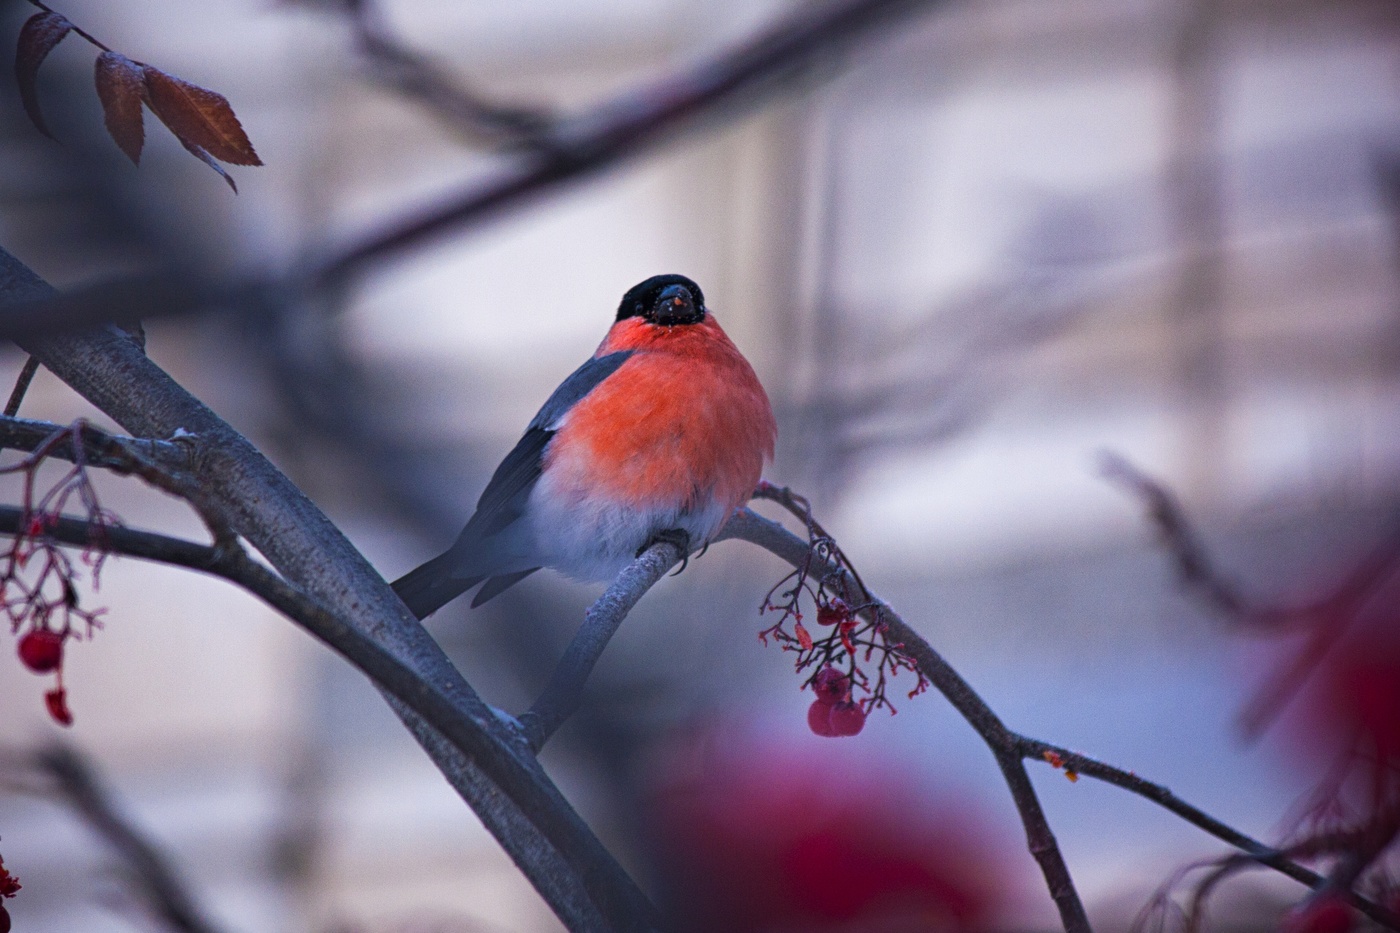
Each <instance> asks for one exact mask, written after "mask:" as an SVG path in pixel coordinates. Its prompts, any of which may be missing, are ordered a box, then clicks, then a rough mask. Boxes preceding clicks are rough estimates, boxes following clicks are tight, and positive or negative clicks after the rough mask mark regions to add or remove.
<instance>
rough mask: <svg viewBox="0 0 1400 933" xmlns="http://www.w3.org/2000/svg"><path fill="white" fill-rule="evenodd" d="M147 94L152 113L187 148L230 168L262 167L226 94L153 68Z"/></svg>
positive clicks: (147, 81) (148, 72) (147, 82)
mask: <svg viewBox="0 0 1400 933" xmlns="http://www.w3.org/2000/svg"><path fill="white" fill-rule="evenodd" d="M146 91H147V99H148V100H149V101H150V104H151V109H152V110H154V111H155V114H156V116H158V117H160V119H161V122H162V123H164V124H165V125H166V126H168V127H169V128H170V132H172V133H174V134H175V136H176V138H178V139H179V140H180V142H182V143H184V144H185V148H187V149H189V148H190V147H191V146H194V147H196V148H198V149H200V150H202V151H204V152H205V153H206V154H208V155H210V156H212V157H213V158H215V159H218V160H219V161H220V162H228V163H229V164H230V165H262V159H259V158H258V154H257V153H256V152H255V151H253V144H252V143H250V142H249V141H248V136H247V134H246V133H244V132H243V125H242V124H240V123H239V122H238V117H237V116H236V115H235V114H234V112H233V108H232V107H230V106H229V103H228V100H227V99H226V98H225V97H224V96H223V95H222V94H216V93H214V92H213V91H210V90H208V89H206V88H202V87H199V86H198V85H195V84H190V83H189V82H188V81H182V80H180V79H179V78H177V77H175V76H174V75H168V74H166V73H165V72H163V71H161V70H159V69H157V68H151V67H149V66H147V68H146ZM191 151H194V150H192V149H191Z"/></svg>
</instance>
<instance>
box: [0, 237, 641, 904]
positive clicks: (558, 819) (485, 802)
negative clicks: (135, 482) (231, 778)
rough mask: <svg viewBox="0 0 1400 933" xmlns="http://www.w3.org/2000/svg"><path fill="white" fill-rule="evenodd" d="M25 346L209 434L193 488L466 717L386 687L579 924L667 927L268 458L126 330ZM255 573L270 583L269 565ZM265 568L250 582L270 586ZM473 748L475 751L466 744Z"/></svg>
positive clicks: (8, 271) (68, 376)
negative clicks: (444, 723) (531, 805)
mask: <svg viewBox="0 0 1400 933" xmlns="http://www.w3.org/2000/svg"><path fill="white" fill-rule="evenodd" d="M54 294H55V292H54V290H53V289H52V288H51V287H50V286H49V285H48V284H47V283H45V282H44V281H43V280H42V279H40V278H39V277H38V276H36V275H35V274H34V273H33V272H32V271H31V270H29V269H28V268H27V267H25V266H24V265H23V264H22V263H20V262H19V261H18V260H16V259H15V258H14V257H13V256H11V255H10V254H9V253H7V252H5V251H3V250H0V302H9V301H31V302H33V301H39V300H43V299H46V298H49V297H50V296H52V295H54ZM131 315H132V316H133V317H140V316H142V314H141V309H132V310H131ZM22 343H23V348H24V349H25V350H27V351H29V352H30V353H31V354H32V355H34V356H36V357H37V358H38V359H39V360H40V362H42V363H43V364H44V366H46V367H47V368H48V369H49V370H50V371H51V372H53V373H54V375H56V376H58V377H59V378H60V379H62V380H63V381H64V382H66V383H68V385H70V386H71V387H73V388H74V389H75V390H77V391H78V393H79V394H81V395H83V396H84V397H86V398H87V399H88V400H89V401H90V402H92V403H93V404H94V405H96V406H97V407H98V408H99V409H100V410H102V411H104V412H106V413H107V414H108V415H110V416H111V417H112V418H113V419H115V420H116V421H117V422H118V423H119V424H121V425H122V426H123V427H124V428H125V429H126V430H128V431H129V432H131V433H132V434H136V435H143V436H147V437H170V436H172V435H174V434H175V433H176V432H177V431H180V430H183V431H185V432H187V433H192V434H195V435H198V437H199V454H198V456H197V457H196V460H195V466H196V472H195V474H194V476H193V480H194V481H195V483H197V484H198V486H199V487H200V488H201V489H202V490H204V492H205V493H206V494H207V495H208V497H209V499H210V502H211V503H212V504H213V505H215V506H216V507H217V509H218V511H219V512H220V513H221V515H222V517H223V520H225V522H226V524H227V526H228V527H230V528H232V529H233V530H234V531H235V532H237V534H239V535H240V536H242V537H243V538H245V539H247V541H248V542H249V543H250V544H251V545H253V547H255V548H257V550H258V551H259V552H261V553H262V555H264V556H265V557H266V558H267V559H268V561H269V562H270V563H271V564H272V565H273V566H274V567H275V568H276V569H277V570H278V571H279V572H280V573H281V574H282V575H283V577H284V578H285V581H286V582H285V583H283V582H282V581H281V580H277V582H278V583H279V584H281V585H284V586H285V585H289V584H290V585H294V586H295V587H297V588H299V589H300V591H301V592H304V593H305V594H306V595H307V596H308V597H309V598H311V599H314V600H316V601H317V602H318V604H320V605H323V606H325V607H326V609H327V611H328V612H334V613H335V616H334V617H333V618H335V619H336V620H337V622H338V624H340V625H342V626H344V627H347V628H348V630H350V631H353V632H355V633H356V634H357V635H359V636H361V637H362V638H365V639H368V640H369V643H370V644H371V645H373V646H374V647H375V648H376V649H377V651H378V652H387V655H386V656H387V657H388V658H390V659H391V660H392V661H393V662H394V663H396V664H400V665H405V666H406V667H407V668H408V669H409V670H410V671H412V672H413V673H414V675H415V676H416V677H417V678H418V679H420V680H421V682H422V683H423V684H424V685H431V686H430V687H427V686H425V689H430V690H431V691H432V697H431V699H424V702H432V703H445V704H446V706H447V710H443V709H438V713H445V712H448V711H452V712H453V714H454V715H456V716H457V717H458V719H457V720H456V721H457V723H458V725H457V726H454V731H453V732H452V733H451V734H448V733H447V732H445V731H442V730H439V729H436V728H434V726H433V725H432V724H430V722H429V721H428V720H427V719H426V718H425V717H424V716H422V715H420V714H419V713H417V712H415V710H414V708H413V706H412V704H409V703H407V702H405V701H404V700H403V699H401V698H399V697H397V696H395V695H394V694H393V693H392V692H391V691H387V687H381V689H384V690H386V695H387V696H389V697H390V699H391V705H392V706H393V707H394V709H395V711H396V712H397V713H398V715H399V716H400V718H401V719H403V721H404V723H405V725H406V726H407V727H408V728H409V730H410V731H411V732H412V733H413V734H414V736H415V738H416V739H417V740H418V741H419V743H420V744H421V745H422V746H423V747H424V749H425V750H426V751H427V752H428V754H429V755H430V757H431V758H432V759H433V761H434V763H435V764H436V765H437V766H438V768H439V769H440V770H441V771H442V772H443V774H444V775H445V776H446V777H447V779H448V781H449V782H450V783H451V784H452V786H453V787H454V789H456V790H457V792H458V793H459V794H460V795H461V796H462V797H463V799H464V800H465V801H466V802H467V803H468V804H469V805H470V806H471V807H472V809H473V810H474V811H475V812H476V813H477V815H478V816H479V817H480V818H481V820H482V823H483V824H484V825H485V826H486V828H487V829H488V830H489V831H490V832H491V833H492V835H493V836H494V837H495V838H496V839H497V841H498V842H499V843H500V844H501V846H502V847H503V848H504V849H505V850H506V852H507V853H508V854H509V855H510V856H511V858H512V859H513V860H514V861H515V863H516V864H517V865H518V866H519V867H520V869H521V871H522V872H524V874H525V875H526V877H527V878H529V879H530V881H531V883H532V884H533V885H534V886H535V887H536V889H537V890H538V891H539V892H540V894H541V895H542V896H543V897H544V899H545V900H546V901H547V902H548V903H549V905H550V907H551V908H553V909H554V911H555V912H556V913H557V914H558V915H559V916H560V918H561V919H562V920H563V921H564V923H565V924H566V925H567V926H569V927H571V928H575V929H599V928H605V927H609V928H618V929H637V928H647V927H651V926H654V925H655V924H654V922H653V918H654V917H655V908H654V907H652V906H651V904H650V902H649V901H648V900H647V899H646V897H645V895H643V894H642V893H641V891H640V889H639V888H638V887H637V885H636V883H635V882H634V881H632V879H631V878H630V877H628V875H627V874H626V873H625V872H624V871H623V870H622V868H621V867H620V866H619V865H618V864H617V862H616V860H615V859H613V858H612V856H611V855H609V854H608V853H607V852H606V850H605V849H603V848H602V846H601V844H598V843H597V840H596V837H594V836H593V834H592V832H591V830H589V829H588V827H587V825H586V824H584V822H583V821H582V819H581V818H580V817H579V816H578V814H577V813H576V812H575V811H574V810H573V808H572V807H570V806H569V805H568V803H567V802H566V801H564V800H563V798H562V797H560V796H559V794H558V790H557V788H555V787H554V785H553V783H552V782H551V781H550V780H549V778H548V776H547V775H546V774H545V773H544V771H543V769H541V768H540V767H539V765H538V763H537V762H536V761H535V760H534V759H533V757H532V756H529V755H528V752H526V751H525V749H524V745H523V743H522V742H521V741H520V739H519V738H518V736H517V734H516V733H515V732H513V731H512V730H511V729H510V728H509V727H508V725H507V724H506V723H504V722H502V721H501V720H500V719H498V718H497V717H496V716H495V714H494V713H493V712H492V711H491V710H490V708H489V707H488V706H487V705H486V704H485V703H484V702H483V701H482V700H481V698H480V697H479V696H478V695H477V693H476V691H475V690H473V689H472V687H471V685H470V684H468V683H467V682H466V680H465V679H463V677H462V675H461V673H460V672H459V671H458V670H457V669H456V668H455V667H454V666H453V665H452V663H451V662H450V661H449V660H448V658H447V657H446V656H445V655H444V654H443V653H442V650H441V648H439V647H438V645H437V644H436V642H434V641H433V639H432V637H431V636H430V635H429V634H428V633H427V631H426V630H425V629H423V627H422V626H421V625H420V624H418V622H417V621H416V620H414V619H413V618H412V617H411V615H410V614H409V613H408V611H407V610H406V609H405V608H404V606H403V604H402V603H401V602H400V601H399V599H398V598H397V597H396V596H395V595H394V593H393V591H392V590H390V589H389V587H388V585H387V584H386V583H385V582H384V580H383V578H381V577H380V576H379V574H378V573H377V572H375V570H374V568H373V567H371V566H370V565H369V564H368V562H367V561H366V560H365V559H364V557H363V555H361V554H360V553H359V551H358V550H356V549H355V547H354V546H353V545H352V544H351V543H350V542H349V541H348V540H347V539H346V538H345V536H344V534H343V533H342V532H341V531H340V530H339V529H338V528H337V527H336V526H335V525H334V524H332V523H331V522H330V520H329V519H328V518H326V516H325V515H324V514H323V513H322V512H321V511H320V510H319V509H318V508H316V506H315V505H314V504H313V503H312V502H311V501H310V500H308V499H307V498H306V496H305V495H304V494H303V493H302V492H301V491H300V490H299V489H297V488H296V486H295V485H293V484H292V483H291V481H290V480H288V479H287V477H285V476H284V475H283V474H282V473H281V472H280V471H278V470H277V469H276V467H274V466H273V465H272V464H271V463H269V462H268V461H267V459H266V458H265V457H264V456H263V455H262V453H261V452H260V451H258V450H257V448H255V447H254V446H253V445H252V444H250V443H249V442H248V441H247V439H246V438H244V437H243V436H242V435H241V434H239V433H238V432H237V431H235V430H234V429H233V428H232V427H230V426H229V425H228V424H227V423H226V422H224V421H223V419H221V418H219V417H218V416H217V415H215V414H214V412H212V411H210V410H209V408H207V407H206V406H205V405H203V404H202V403H201V402H199V401H198V400H197V399H195V398H194V397H193V396H191V395H190V394H189V393H188V392H186V391H185V390H184V389H183V388H182V387H181V386H180V385H178V384H177V383H176V382H175V381H174V380H173V379H171V378H170V376H169V375H168V374H166V373H165V372H164V371H163V370H161V369H160V368H159V367H158V366H156V364H155V363H154V362H152V361H151V360H150V359H149V358H147V357H146V356H145V355H144V354H143V353H142V352H141V351H140V350H139V348H138V347H137V346H136V345H135V344H134V343H133V342H132V341H131V340H130V339H129V338H128V337H127V336H126V335H125V334H122V333H121V332H119V331H117V330H115V329H113V328H110V327H109V328H104V329H97V330H91V331H85V332H81V333H72V334H58V335H51V336H43V337H40V336H32V337H28V338H25V339H24V340H23V341H22ZM253 567H254V568H258V569H261V571H262V572H263V573H270V572H268V571H266V568H261V567H260V565H256V564H254V565H253ZM258 569H248V573H250V574H254V575H256V574H257V573H258ZM273 579H274V580H275V579H276V578H275V576H274V577H273ZM379 660H380V661H382V658H380V659H379ZM376 663H378V662H376ZM467 738H470V739H471V741H472V743H473V744H472V745H469V746H466V745H463V744H460V743H462V742H464V741H465V740H466V739H467ZM477 743H484V744H485V746H486V748H487V749H488V750H489V751H490V755H485V756H483V757H482V758H481V759H480V760H478V758H477V757H476V756H475V755H474V754H473V753H472V752H471V751H468V748H469V747H475V745H476V744H477ZM492 756H495V757H494V758H492ZM488 760H494V761H496V762H497V763H498V764H501V763H502V762H504V766H505V767H508V768H509V769H510V770H511V771H512V772H514V773H522V774H525V775H526V776H527V777H528V786H525V787H522V788H513V789H507V788H503V787H501V786H499V785H498V784H497V783H496V782H495V779H494V778H493V777H492V776H491V774H490V773H488V770H487V766H486V762H487V761H488ZM512 793H516V794H520V793H524V794H528V795H531V796H530V799H531V800H532V801H534V802H536V803H539V804H540V805H542V806H544V807H545V808H546V809H545V812H544V813H543V814H541V813H538V812H527V811H526V810H525V809H524V808H523V807H522V806H521V805H520V804H519V803H517V801H516V799H515V798H514V797H513V796H512ZM580 847H582V848H583V849H586V850H587V851H588V852H590V853H591V855H590V857H589V858H586V859H583V860H579V861H573V860H571V858H570V854H568V853H574V852H577V851H578V849H579V848H580Z"/></svg>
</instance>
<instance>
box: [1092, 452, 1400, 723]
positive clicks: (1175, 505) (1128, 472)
mask: <svg viewBox="0 0 1400 933" xmlns="http://www.w3.org/2000/svg"><path fill="white" fill-rule="evenodd" d="M1100 463H1101V469H1102V471H1103V474H1104V476H1105V477H1106V478H1108V479H1109V480H1110V481H1112V482H1115V483H1117V484H1119V485H1121V486H1123V487H1124V488H1126V489H1127V490H1128V491H1129V492H1131V493H1133V494H1134V495H1136V496H1137V497H1138V498H1140V499H1142V500H1143V502H1144V504H1145V505H1146V506H1147V510H1148V516H1149V518H1150V519H1151V520H1152V523H1153V524H1154V525H1156V527H1157V529H1158V531H1159V533H1160V534H1161V537H1162V543H1163V546H1164V547H1165V548H1166V549H1167V551H1168V552H1169V553H1170V554H1171V556H1172V559H1173V560H1174V561H1175V562H1176V565H1177V568H1178V570H1179V572H1180V575H1181V578H1182V581H1183V582H1184V583H1185V584H1187V586H1188V588H1189V589H1190V590H1191V591H1193V592H1195V593H1197V594H1198V595H1199V596H1200V598H1201V600H1202V601H1203V602H1204V603H1205V605H1206V606H1207V607H1208V608H1209V609H1211V610H1212V611H1214V612H1216V613H1218V614H1221V615H1223V616H1224V617H1225V618H1227V619H1229V620H1231V621H1233V622H1236V623H1239V624H1241V625H1247V626H1250V627H1254V628H1262V629H1270V628H1272V629H1277V628H1281V627H1284V626H1297V625H1306V626H1310V627H1311V632H1310V634H1309V636H1308V639H1307V641H1306V643H1305V644H1304V645H1303V646H1302V647H1301V649H1299V651H1298V653H1297V654H1296V655H1294V657H1293V659H1292V660H1291V661H1290V662H1289V663H1287V664H1285V665H1283V666H1282V667H1280V668H1279V669H1278V670H1276V671H1274V673H1273V674H1272V675H1271V676H1270V678H1269V679H1268V681H1267V682H1266V683H1265V684H1264V686H1262V687H1261V688H1260V689H1259V690H1258V691H1257V692H1256V694H1255V696H1254V699H1252V700H1251V701H1250V702H1249V704H1248V705H1247V706H1246V707H1245V709H1244V711H1243V712H1242V713H1241V714H1240V724H1241V727H1242V729H1243V731H1244V734H1245V736H1246V738H1257V737H1258V736H1259V735H1260V734H1261V733H1262V732H1263V731H1264V730H1265V729H1267V728H1268V726H1269V724H1270V723H1271V722H1273V720H1274V718H1275V717H1276V716H1277V715H1278V713H1279V712H1280V711H1281V710H1282V709H1283V707H1284V706H1286V705H1287V704H1288V702H1289V700H1291V699H1292V698H1293V697H1294V696H1295V695H1296V694H1297V692H1298V690H1299V689H1300V688H1301V687H1302V686H1303V683H1304V682H1305V681H1306V680H1307V678H1308V676H1309V675H1310V674H1311V673H1312V672H1313V671H1314V670H1316V669H1317V667H1318V665H1319V664H1320V662H1321V661H1322V659H1323V658H1324V657H1325V656H1326V654H1327V652H1328V651H1330V650H1331V648H1332V646H1333V645H1335V644H1336V643H1337V642H1338V640H1339V639H1340V638H1341V636H1342V634H1343V633H1344V632H1346V631H1347V629H1348V627H1349V624H1350V622H1351V621H1352V619H1354V618H1355V617H1356V616H1357V614H1358V613H1360V612H1361V610H1363V609H1364V608H1365V607H1366V606H1367V604H1368V603H1369V602H1370V600H1371V599H1372V598H1373V597H1374V596H1376V595H1377V594H1378V593H1379V591H1380V589H1381V587H1382V586H1383V585H1384V584H1385V583H1386V582H1387V581H1388V580H1389V579H1390V578H1391V577H1392V575H1393V574H1394V573H1395V572H1396V570H1397V568H1400V528H1397V529H1395V530H1392V531H1391V532H1390V534H1388V535H1387V536H1386V537H1385V538H1384V540H1382V541H1381V543H1380V544H1378V545H1377V546H1376V547H1375V548H1373V549H1372V551H1371V552H1370V553H1369V554H1367V555H1366V557H1365V558H1364V559H1363V560H1362V561H1361V562H1360V563H1359V564H1357V566H1356V567H1355V569H1353V570H1352V572H1351V573H1350V574H1349V575H1348V576H1347V578H1346V579H1344V580H1343V581H1342V582H1341V583H1340V584H1339V585H1338V586H1337V587H1335V588H1334V589H1333V590H1332V591H1331V592H1329V593H1327V594H1326V595H1324V596H1323V597H1322V598H1320V599H1316V600H1313V601H1312V602H1309V603H1305V604H1303V605H1299V606H1269V605H1264V604H1258V603H1253V602H1251V601H1249V600H1247V599H1245V598H1244V597H1243V596H1242V595H1241V594H1240V593H1239V590H1238V589H1237V588H1236V587H1235V585H1234V584H1232V583H1230V582H1229V581H1227V580H1226V579H1225V577H1224V575H1223V574H1222V573H1221V572H1220V571H1219V570H1218V569H1217V567H1216V565H1215V562H1214V561H1212V560H1211V558H1210V556H1209V555H1208V554H1207V552H1206V549H1205V546H1204V545H1203V544H1202V543H1201V538H1200V535H1199V534H1198V533H1197V532H1196V531H1195V529H1194V528H1193V527H1192V525H1191V521H1190V519H1188V518H1187V516H1186V511H1185V509H1183V508H1182V506H1181V503H1180V502H1179V501H1178V499H1177V497H1176V496H1175V495H1173V494H1172V492H1171V490H1170V489H1168V488H1167V487H1166V485H1164V484H1163V483H1161V482H1160V481H1158V480H1155V479H1153V478H1152V477H1150V476H1148V475H1147V474H1145V473H1143V472H1142V471H1141V470H1139V469H1138V468H1137V467H1135V466H1133V465H1132V464H1131V463H1129V462H1128V461H1127V459H1125V458H1124V457H1122V456H1120V455H1118V454H1115V453H1108V452H1106V453H1104V454H1102V455H1101V457H1100Z"/></svg>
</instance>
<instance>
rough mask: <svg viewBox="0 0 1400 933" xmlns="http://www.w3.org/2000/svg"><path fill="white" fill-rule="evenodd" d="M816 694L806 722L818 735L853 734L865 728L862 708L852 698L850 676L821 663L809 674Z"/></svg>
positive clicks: (808, 710)
mask: <svg viewBox="0 0 1400 933" xmlns="http://www.w3.org/2000/svg"><path fill="white" fill-rule="evenodd" d="M812 692H813V693H815V694H816V695H817V698H816V699H815V700H813V701H812V705H811V706H810V707H809V708H808V709H807V725H809V726H811V728H812V731H813V732H815V733H816V734H817V735H825V736H829V737H835V736H838V735H856V734H858V733H859V732H860V730H862V729H864V728H865V710H863V709H861V708H860V706H859V705H858V704H857V703H855V702H854V701H852V700H851V678H849V677H847V676H846V675H845V674H843V673H841V672H840V671H838V670H837V669H836V668H834V667H824V668H822V669H821V670H819V671H817V676H816V677H814V678H812Z"/></svg>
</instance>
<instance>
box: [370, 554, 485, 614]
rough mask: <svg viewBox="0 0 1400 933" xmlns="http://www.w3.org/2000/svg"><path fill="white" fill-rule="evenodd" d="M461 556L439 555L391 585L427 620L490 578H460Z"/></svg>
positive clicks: (407, 603) (410, 606)
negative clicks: (457, 571)
mask: <svg viewBox="0 0 1400 933" xmlns="http://www.w3.org/2000/svg"><path fill="white" fill-rule="evenodd" d="M457 563H458V560H457V555H455V554H453V553H452V552H451V551H448V552H447V553H445V554H439V555H438V556H437V557H434V558H433V559H432V560H430V561H428V562H427V563H426V564H424V565H423V566H421V567H418V568H415V569H413V570H410V571H409V572H408V573H406V574H404V575H403V576H401V577H399V578H398V579H397V580H395V581H394V582H393V583H391V584H389V585H390V586H392V587H393V588H394V592H395V593H398V594H399V599H402V600H403V602H404V605H405V606H407V607H408V609H409V611H410V612H412V613H413V615H414V616H415V617H417V618H419V619H426V618H427V617H428V616H429V615H431V614H432V613H434V612H437V611H438V609H440V608H442V606H443V605H445V604H446V603H448V602H450V601H451V600H454V599H456V598H457V597H458V596H461V595H462V594H463V593H465V592H466V591H467V590H469V589H471V588H472V587H474V586H476V585H477V584H478V583H480V582H481V581H482V580H484V579H485V578H486V577H485V575H484V574H483V575H480V576H475V577H460V576H457V575H456V574H455V573H453V571H454V570H455V569H456V565H457Z"/></svg>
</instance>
